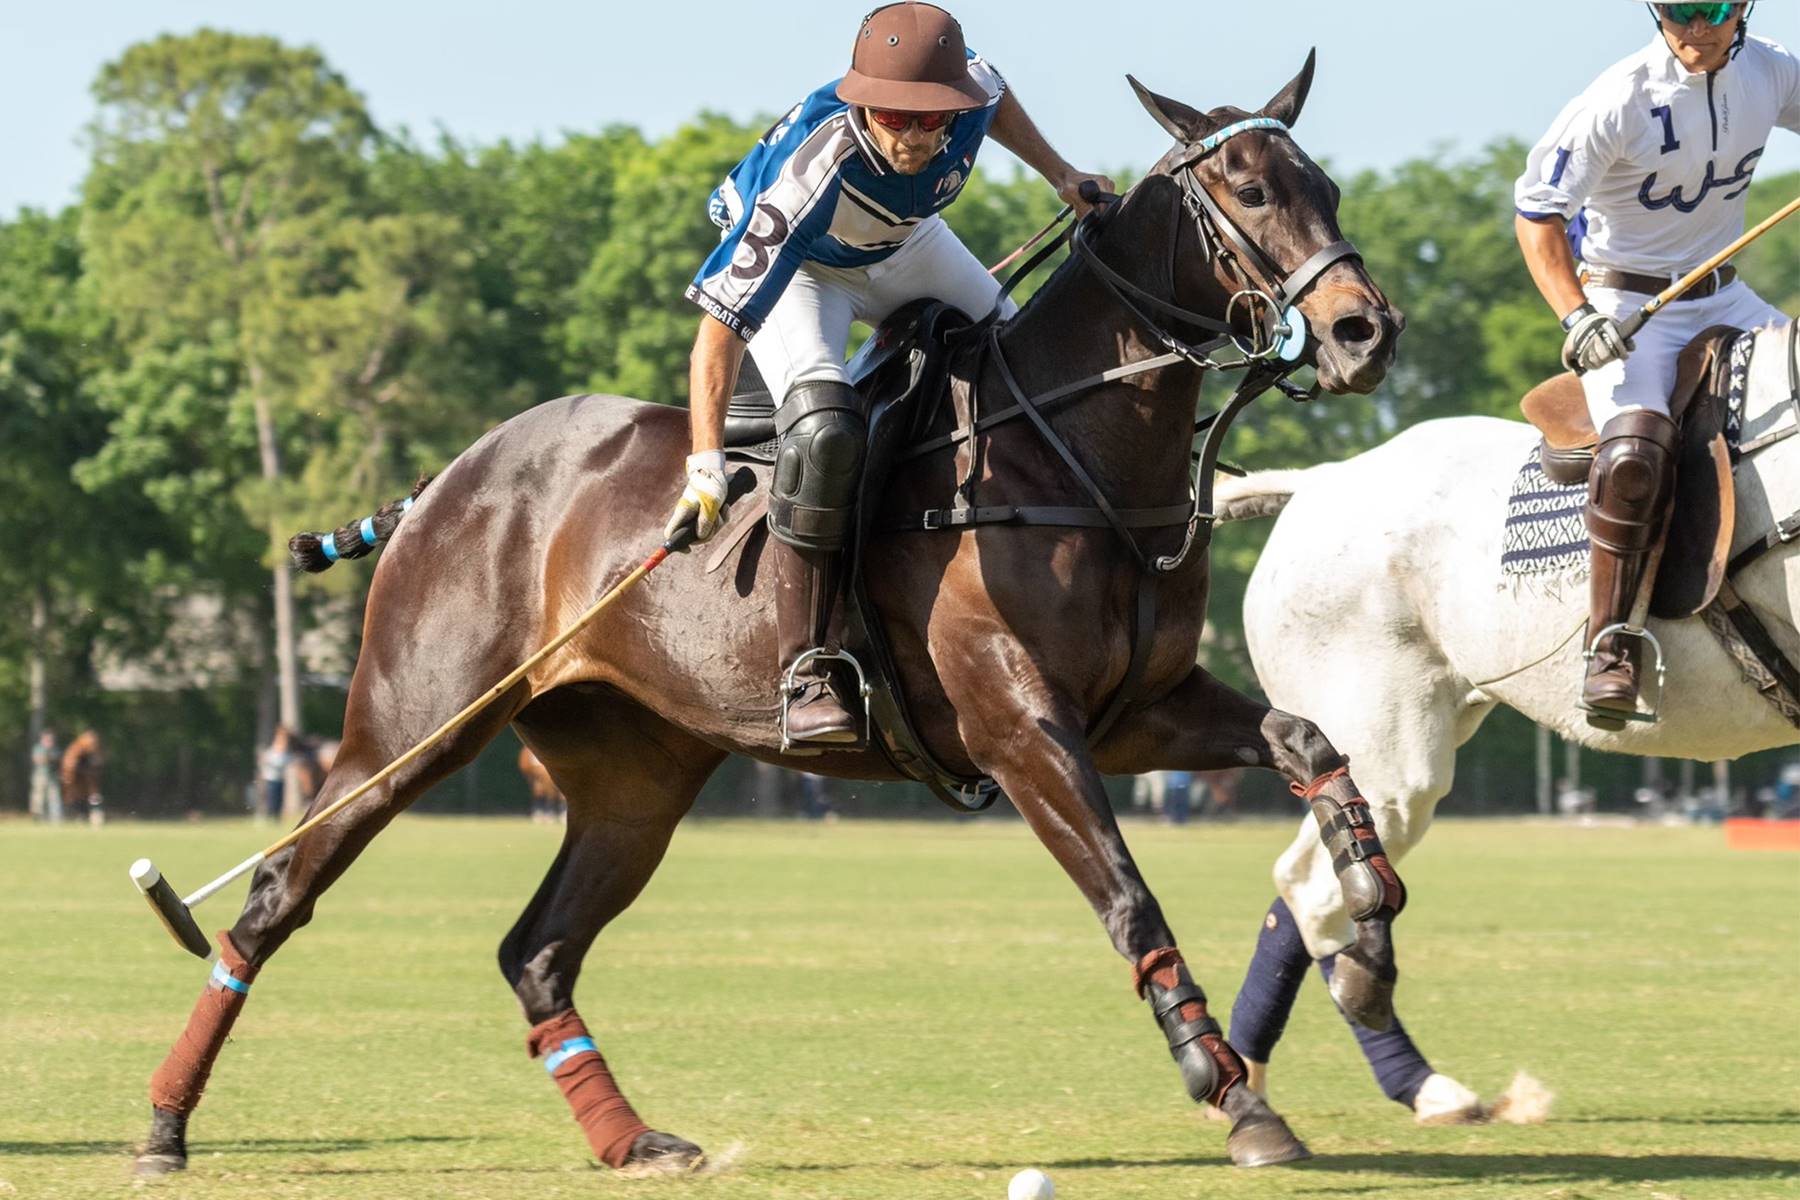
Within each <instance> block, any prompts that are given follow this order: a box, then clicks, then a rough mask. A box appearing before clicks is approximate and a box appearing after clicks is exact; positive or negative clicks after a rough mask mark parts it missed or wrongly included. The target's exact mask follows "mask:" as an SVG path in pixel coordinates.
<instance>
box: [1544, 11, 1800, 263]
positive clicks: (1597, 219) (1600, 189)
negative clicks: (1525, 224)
mask: <svg viewBox="0 0 1800 1200" xmlns="http://www.w3.org/2000/svg"><path fill="white" fill-rule="evenodd" d="M1777 125H1779V126H1781V127H1782V128H1783V129H1789V130H1794V131H1796V132H1800V60H1796V59H1795V57H1794V56H1793V55H1792V54H1790V53H1789V52H1788V51H1787V50H1785V49H1783V48H1782V47H1781V46H1778V45H1776V44H1775V43H1774V42H1771V41H1769V40H1768V39H1766V38H1760V37H1754V36H1751V37H1747V38H1745V39H1744V46H1743V48H1742V49H1741V50H1740V51H1738V54H1737V56H1736V57H1735V58H1733V59H1732V60H1731V61H1730V62H1728V63H1726V64H1725V66H1723V67H1721V68H1720V69H1719V70H1717V71H1714V72H1711V73H1710V74H1709V73H1705V72H1701V73H1697V74H1696V73H1692V72H1690V71H1688V69H1687V68H1686V67H1684V66H1682V65H1681V60H1679V59H1677V58H1676V57H1675V55H1674V53H1673V52H1672V51H1670V49H1669V47H1668V43H1666V42H1665V41H1663V38H1662V34H1661V33H1658V34H1657V35H1656V37H1655V40H1653V41H1652V42H1651V43H1650V44H1649V45H1648V46H1646V47H1644V48H1643V49H1642V50H1640V51H1638V52H1637V53H1636V54H1633V55H1632V56H1631V57H1629V58H1627V59H1625V60H1624V61H1622V62H1619V63H1616V64H1614V65H1613V66H1611V67H1609V68H1607V69H1606V71H1605V72H1603V73H1602V74H1601V76H1600V78H1598V79H1596V80H1595V81H1594V82H1593V83H1592V84H1590V85H1589V86H1588V88H1587V90H1586V91H1584V92H1583V93H1582V94H1581V95H1579V96H1577V97H1576V98H1575V100H1574V101H1573V102H1572V103H1571V104H1570V105H1569V106H1568V107H1567V108H1565V109H1563V111H1562V114H1561V115H1560V116H1558V117H1557V118H1556V122H1555V123H1554V124H1553V125H1551V126H1550V131H1549V132H1548V133H1546V134H1545V135H1544V137H1543V140H1542V141H1540V142H1538V144H1537V145H1535V146H1533V147H1532V148H1531V155H1530V158H1529V160H1528V161H1527V163H1526V167H1525V173H1524V174H1523V175H1521V176H1519V179H1518V182H1517V183H1515V184H1514V185H1513V203H1514V205H1515V206H1516V207H1517V208H1518V211H1519V212H1520V213H1521V214H1522V215H1524V216H1526V217H1531V218H1545V217H1550V216H1558V217H1562V218H1563V219H1565V220H1567V221H1569V222H1571V225H1570V232H1571V235H1572V240H1573V241H1575V243H1576V247H1575V252H1576V255H1577V256H1578V257H1579V258H1580V259H1581V260H1582V261H1584V262H1586V263H1588V264H1589V265H1591V266H1596V267H1608V268H1613V269H1616V270H1622V271H1635V272H1639V273H1642V274H1647V275H1667V276H1678V275H1681V274H1684V273H1686V272H1687V271H1689V270H1692V269H1693V268H1694V267H1697V266H1699V265H1700V264H1701V263H1702V262H1705V261H1706V259H1708V258H1709V257H1711V256H1712V255H1714V254H1717V253H1718V252H1719V251H1720V250H1723V249H1724V248H1725V247H1726V246H1728V245H1730V244H1731V242H1732V240H1733V239H1734V238H1736V237H1738V236H1739V235H1741V234H1742V233H1743V232H1744V193H1745V192H1747V191H1749V190H1750V178H1751V176H1752V175H1753V174H1754V173H1755V171H1756V164H1757V160H1758V159H1760V158H1761V157H1762V152H1763V146H1764V144H1765V143H1767V142H1768V140H1769V132H1770V130H1771V129H1773V128H1774V127H1775V126H1777Z"/></svg>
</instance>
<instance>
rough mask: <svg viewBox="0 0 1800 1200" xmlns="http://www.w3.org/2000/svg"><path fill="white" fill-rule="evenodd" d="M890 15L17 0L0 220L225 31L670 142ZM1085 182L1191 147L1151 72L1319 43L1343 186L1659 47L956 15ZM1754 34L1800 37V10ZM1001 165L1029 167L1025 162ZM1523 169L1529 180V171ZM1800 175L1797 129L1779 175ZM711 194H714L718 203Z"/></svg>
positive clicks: (1293, 5) (1419, 13) (1350, 25)
mask: <svg viewBox="0 0 1800 1200" xmlns="http://www.w3.org/2000/svg"><path fill="white" fill-rule="evenodd" d="M873 5H874V0H842V2H839V3H826V2H820V0H795V2H786V3H783V2H778V0H761V2H760V3H756V4H743V5H734V4H721V3H709V4H695V3H688V2H685V0H631V2H629V3H625V2H620V0H604V2H589V3H580V4H577V3H549V2H547V0H510V2H508V3H506V4H494V3H487V4H480V3H473V2H471V0H433V2H432V3H429V4H418V3H412V4H400V3H393V2H391V0H361V2H359V3H356V2H350V0H305V2H304V3H299V2H294V0H288V2H287V3H281V4H275V3H269V2H267V0H231V2H229V3H228V2H222V0H59V2H58V3H54V4H52V3H43V2H34V0H0V214H10V213H12V212H13V211H14V210H15V209H17V208H18V207H19V206H21V205H30V206H33V207H38V208H55V207H59V206H61V205H63V204H65V203H67V202H70V201H72V200H74V199H75V198H76V189H77V187H78V185H79V182H80V179H81V177H82V175H83V173H84V171H85V166H86V151H85V149H84V148H83V146H82V144H81V137H82V132H81V131H82V128H83V126H84V125H85V124H86V122H87V121H88V120H89V119H90V117H91V116H92V115H93V101H92V98H91V96H90V95H89V91H88V88H89V85H90V84H91V83H92V81H93V79H94V76H95V75H96V73H97V72H98V70H99V68H100V66H101V65H102V64H103V63H105V62H107V61H109V60H111V59H112V58H114V57H116V56H117V55H118V54H119V53H120V52H121V51H122V50H123V49H124V48H125V47H126V46H128V45H130V44H131V43H132V42H134V41H138V40H141V39H144V38H149V37H154V36H156V35H158V34H161V33H165V32H176V33H186V32H191V31H192V30H194V29H197V28H200V27H202V26H212V27H215V28H221V29H230V30H233V31H237V32H243V33H261V34H272V35H274V36H276V37H279V38H281V39H282V40H284V41H288V42H293V43H297V44H305V43H310V44H312V45H315V46H317V47H319V48H320V49H321V50H322V51H324V53H325V55H326V57H327V58H328V59H329V60H330V62H331V63H332V65H333V66H335V67H336V68H337V70H338V71H340V72H341V73H343V74H344V75H345V77H346V78H348V79H349V81H350V83H351V84H352V86H354V87H355V88H356V89H357V90H358V91H360V92H361V93H362V94H363V96H364V97H365V99H366V100H367V102H368V105H369V108H370V111H371V112H372V114H373V116H374V118H375V121H376V123H377V125H379V126H380V127H382V128H383V129H386V130H389V131H393V130H396V129H398V128H399V127H402V126H405V127H409V128H411V129H412V131H413V132H414V133H416V134H419V135H422V136H425V137H430V136H432V135H434V134H435V132H436V131H437V130H438V129H440V128H442V129H444V130H447V131H449V132H450V133H452V134H455V135H456V136H457V137H458V138H459V139H461V140H463V141H466V142H475V143H482V142H491V141H496V140H498V139H500V138H512V139H514V140H529V139H532V138H535V137H542V138H548V139H554V138H556V137H558V136H559V135H560V134H562V133H563V132H566V131H582V130H592V129H597V128H600V127H602V126H606V125H610V124H617V123H629V124H633V125H637V126H639V127H640V128H642V129H644V130H645V131H646V132H647V133H649V134H651V135H653V136H655V135H660V134H664V133H667V132H669V131H670V130H672V129H674V128H675V127H676V126H677V125H679V124H680V123H681V122H682V121H684V120H686V119H687V118H689V117H691V116H693V115H694V114H695V113H697V112H699V111H701V110H703V109H712V110H715V111H722V112H725V113H727V114H729V115H731V116H733V117H736V118H739V119H748V118H750V117H752V116H755V115H757V114H762V113H775V112H779V111H782V110H785V109H786V108H788V107H789V106H791V105H792V104H793V103H794V102H795V101H797V100H798V99H799V98H800V97H801V96H803V95H805V94H806V93H807V92H809V91H811V90H812V89H814V88H816V87H817V86H818V85H819V84H821V83H823V82H825V81H827V80H829V79H831V78H834V77H836V76H837V75H840V74H842V72H843V69H844V67H845V66H846V65H848V64H847V59H848V55H849V49H850V43H851V40H852V38H853V36H854V34H855V31H856V28H857V26H858V23H859V21H860V18H861V17H862V15H863V13H864V12H865V11H867V9H868V8H869V7H873ZM946 6H947V7H950V8H951V9H952V11H954V12H955V13H956V15H957V17H958V18H959V19H960V20H961V21H962V23H963V28H964V30H965V32H966V34H967V37H968V41H969V44H970V45H971V46H973V47H975V48H976V49H978V50H979V51H980V52H981V53H982V54H983V55H984V56H986V57H987V58H988V59H989V60H991V61H992V62H993V63H994V64H995V65H996V66H998V67H999V69H1000V71H1001V72H1002V74H1004V75H1005V76H1006V77H1007V79H1008V81H1009V82H1010V83H1011V84H1012V86H1013V87H1014V88H1016V90H1017V93H1018V95H1019V97H1020V99H1021V100H1022V101H1023V102H1024V104H1025V107H1026V110H1027V111H1028V112H1030V113H1031V114H1032V116H1033V117H1034V118H1035V119H1036V120H1037V123H1038V125H1039V127H1040V128H1041V129H1042V130H1043V131H1044V133H1045V134H1046V135H1047V136H1048V137H1049V139H1050V141H1051V142H1052V144H1054V145H1055V146H1056V147H1057V148H1058V149H1059V150H1060V151H1061V152H1062V153H1063V156H1064V157H1065V158H1067V159H1069V160H1070V161H1071V162H1072V163H1074V164H1075V165H1076V166H1077V167H1079V168H1082V169H1085V170H1107V169H1111V168H1114V167H1120V166H1135V167H1140V168H1141V167H1143V166H1146V165H1148V164H1149V163H1150V162H1152V161H1154V160H1155V159H1156V157H1157V156H1158V155H1159V154H1161V153H1162V151H1163V150H1164V149H1166V148H1167V145H1166V143H1167V137H1166V135H1165V134H1163V133H1162V131H1161V130H1159V129H1158V128H1157V127H1156V126H1155V125H1154V124H1153V123H1152V122H1151V121H1150V118H1149V117H1148V116H1147V115H1146V114H1145V113H1144V112H1143V110H1142V109H1141V108H1140V107H1139V106H1138V104H1137V101H1136V100H1135V99H1134V98H1133V96H1132V94H1131V90H1130V88H1129V86H1128V85H1127V84H1126V82H1125V74H1126V72H1130V73H1132V74H1134V75H1136V76H1137V77H1138V78H1139V79H1140V80H1142V81H1143V82H1144V84H1145V85H1146V86H1148V87H1150V88H1151V89H1152V90H1154V91H1157V92H1160V93H1162V94H1164V95H1167V96H1172V97H1174V98H1176V99H1179V100H1183V101H1186V102H1188V103H1190V104H1193V105H1195V106H1196V107H1200V108H1209V107H1213V106H1215V105H1218V104H1227V103H1229V104H1236V105H1239V106H1240V107H1244V108H1255V107H1258V106H1260V105H1261V104H1262V103H1264V102H1265V101H1266V100H1268V99H1269V97H1271V96H1272V95H1274V93H1275V92H1276V91H1278V90H1279V89H1280V87H1281V86H1282V84H1284V83H1285V82H1286V81H1287V80H1288V79H1289V78H1291V77H1292V76H1293V75H1294V73H1295V72H1296V71H1297V70H1299V68H1300V64H1301V63H1302V62H1303V61H1304V59H1305V56H1306V51H1307V49H1308V47H1311V46H1317V47H1318V49H1319V67H1318V75H1317V79H1316V81H1315V83H1314V86H1313V91H1312V98H1311V101H1310V102H1309V103H1308V105H1307V109H1306V112H1305V114H1304V115H1303V116H1302V117H1301V119H1300V121H1299V123H1298V126H1297V128H1296V133H1297V135H1298V137H1299V139H1300V141H1301V143H1302V145H1304V146H1305V147H1306V148H1307V150H1308V151H1309V152H1310V153H1311V154H1312V155H1313V156H1314V157H1315V158H1319V159H1322V160H1325V161H1327V162H1329V163H1330V164H1331V165H1332V167H1333V168H1334V169H1336V170H1339V171H1346V170H1356V169H1361V168H1377V169H1379V168H1384V167H1390V166H1393V165H1394V164H1396V163H1398V162H1400V161H1402V160H1404V159H1406V158H1410V157H1414V156H1418V155H1422V154H1427V153H1433V152H1435V151H1438V150H1442V149H1448V150H1450V151H1451V152H1452V153H1455V152H1458V151H1460V152H1462V153H1471V152H1473V151H1474V150H1475V149H1476V148H1478V147H1480V146H1481V145H1483V144H1485V143H1487V142H1489V141H1492V140H1493V139H1495V138H1498V137H1504V136H1513V137H1518V138H1521V139H1523V140H1525V141H1527V142H1531V141H1535V140H1536V139H1537V137H1538V136H1539V135H1540V134H1541V133H1542V132H1543V130H1544V129H1545V128H1546V127H1547V126H1548V125H1549V123H1550V121H1551V119H1552V118H1553V117H1554V116H1555V115H1556V113H1557V112H1558V110H1560V109H1561V108H1562V106H1563V104H1565V103H1566V102H1567V101H1568V100H1569V99H1570V98H1571V97H1573V96H1574V95H1575V94H1576V93H1578V92H1579V91H1580V90H1581V89H1582V88H1583V87H1585V86H1586V85H1587V83H1588V82H1589V81H1590V80H1591V79H1592V78H1593V77H1594V76H1595V75H1597V74H1598V73H1599V72H1600V71H1601V70H1602V69H1603V68H1604V67H1606V66H1607V65H1608V64H1610V63H1612V62H1615V61H1617V60H1618V59H1620V58H1623V57H1624V56H1625V55H1627V54H1629V53H1631V52H1632V51H1633V50H1636V49H1637V48H1639V47H1640V46H1642V45H1644V44H1645V43H1647V42H1648V41H1649V39H1650V37H1651V36H1652V33H1653V30H1652V29H1651V25H1650V18H1649V16H1648V15H1647V14H1646V12H1645V11H1644V9H1643V8H1642V6H1640V5H1636V4H1632V3H1628V2H1626V0H1568V2H1565V3H1561V4H1555V3H1550V2H1548V0H1529V2H1528V3H1527V4H1523V5H1521V4H1516V3H1514V4H1506V3H1493V2H1488V3H1482V2H1479V0H1477V2H1462V3H1454V2H1446V0H1386V2H1385V3H1379V4H1357V3H1344V2H1343V0H1287V2H1286V3H1272V2H1270V0H1234V2H1230V3H1221V2H1219V0H1087V2H1085V3H1077V2H1074V0H946ZM1751 27H1752V29H1753V30H1755V31H1756V32H1759V33H1761V34H1763V35H1764V36H1768V37H1772V38H1774V39H1775V40H1777V41H1779V42H1782V43H1784V44H1787V45H1790V46H1793V45H1797V44H1800V3H1796V2H1795V0H1768V2H1766V3H1763V4H1761V5H1759V7H1758V10H1757V12H1756V14H1755V16H1754V18H1753V20H1752V26H1751ZM990 154H991V157H988V158H984V163H987V164H989V165H991V164H992V162H993V161H995V160H999V161H1002V162H1004V161H1005V156H1004V152H1003V151H1000V150H999V148H998V147H994V148H992V150H991V152H990ZM1521 165H1523V164H1521ZM1795 167H1800V137H1797V136H1795V135H1793V134H1790V133H1787V132H1786V131H1783V130H1776V131H1775V133H1774V134H1773V135H1772V136H1771V138H1770V141H1769V149H1768V152H1767V154H1766V155H1765V157H1764V159H1763V166H1762V171H1763V173H1773V172H1776V171H1783V170H1790V169H1793V168H1795ZM702 199H703V198H696V203H699V202H701V200H702Z"/></svg>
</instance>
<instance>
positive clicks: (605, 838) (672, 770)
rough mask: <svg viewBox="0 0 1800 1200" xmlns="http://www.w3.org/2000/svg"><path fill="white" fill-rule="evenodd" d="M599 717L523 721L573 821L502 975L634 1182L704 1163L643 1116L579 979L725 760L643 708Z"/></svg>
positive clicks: (533, 1039)
mask: <svg viewBox="0 0 1800 1200" xmlns="http://www.w3.org/2000/svg"><path fill="white" fill-rule="evenodd" d="M594 717H595V713H594V701H593V700H592V699H582V698H563V697H558V696H555V695H553V696H551V697H549V698H548V699H547V701H546V702H544V703H543V704H542V706H541V707H534V708H533V709H532V710H529V711H528V714H527V716H526V718H525V719H523V720H522V722H521V723H522V724H524V725H525V726H526V729H527V732H528V734H529V736H530V737H531V739H532V742H533V744H534V746H535V747H537V748H538V749H539V750H540V752H541V753H542V755H543V756H544V763H545V766H546V767H548V768H549V769H550V771H551V772H552V774H553V775H554V778H555V781H556V783H557V784H558V785H559V786H560V787H561V789H562V790H563V792H564V793H565V794H566V795H567V796H568V801H569V816H568V824H567V826H566V827H565V830H564V834H563V846H562V850H561V851H560V852H559V853H558V854H557V856H556V861H555V863H554V864H552V866H551V868H550V872H549V874H548V875H546V876H545V878H544V882H543V883H542V884H541V885H540V886H539V887H538V890H537V894H536V895H535V896H533V897H532V900H531V903H530V904H529V905H527V906H526V909H525V912H524V913H523V914H522V915H521V916H520V917H519V920H518V922H517V923H516V924H515V925H514V926H513V928H512V931H511V932H510V933H508V934H507V935H506V938H505V940H504V941H503V942H502V943H501V945H500V971H501V974H503V975H504V976H505V977H506V981H507V983H508V984H510V985H511V986H512V989H513V991H514V993H515V994H516V995H517V996H518V998H519V1005H520V1007H521V1008H522V1009H523V1010H524V1012H525V1019H526V1020H527V1021H528V1022H530V1024H531V1030H530V1033H529V1034H528V1035H527V1037H526V1043H525V1044H526V1050H527V1051H528V1052H529V1053H530V1054H531V1056H532V1057H533V1058H541V1059H542V1061H543V1064H544V1068H545V1070H547V1071H548V1072H549V1074H550V1078H551V1079H552V1080H554V1081H555V1083H556V1085H557V1087H559V1088H560V1089H561V1090H562V1093H563V1096H564V1098H565V1099H567V1100H568V1102H569V1107H570V1108H571V1109H572V1110H574V1114H575V1120H576V1123H577V1124H579V1125H580V1126H581V1129H582V1132H583V1133H584V1134H586V1135H587V1139H588V1145H589V1146H591V1147H592V1148H593V1151H594V1156H595V1157H596V1158H598V1159H599V1160H600V1161H601V1162H603V1163H605V1164H606V1165H607V1166H609V1167H613V1168H615V1169H619V1170H622V1171H624V1172H626V1173H630V1174H650V1173H659V1174H660V1173H678V1172H682V1171H688V1170H692V1169H693V1168H695V1167H697V1166H699V1165H700V1163H701V1161H702V1153H701V1150H700V1147H698V1146H696V1145H694V1144H693V1143H692V1142H689V1141H686V1140H684V1139H682V1138H679V1137H676V1136H674V1135H673V1134H668V1133H662V1132H659V1131H657V1130H654V1129H652V1128H651V1127H650V1126H649V1125H648V1124H647V1123H645V1122H644V1121H643V1119H642V1118H640V1117H639V1116H638V1114H637V1112H636V1110H635V1109H633V1108H632V1106H631V1102H630V1101H628V1100H627V1099H626V1098H625V1096H624V1093H623V1092H622V1091H621V1090H620V1088H619V1085H618V1082H617V1080H616V1079H615V1078H614V1077H613V1073H612V1071H611V1069H610V1068H609V1067H608V1066H607V1063H606V1059H605V1058H604V1057H603V1056H602V1055H601V1053H600V1048H599V1046H598V1045H596V1043H595V1041H594V1038H593V1036H592V1034H591V1033H590V1031H589V1030H588V1027H587V1025H586V1023H585V1022H583V1021H582V1019H581V1015H580V1014H579V1013H577V1012H576V1011H575V999H574V997H575V981H576V978H577V977H578V976H579V975H580V973H581V964H582V960H583V959H584V958H585V957H586V955H587V952H588V947H589V946H590V945H592V943H593V941H594V938H595V937H597V936H598V935H599V933H600V931H601V929H603V928H604V927H605V926H606V925H607V924H608V923H609V922H610V921H612V919H613V918H614V917H616V916H618V915H619V914H620V913H621V912H624V911H625V909H626V908H627V907H628V906H629V905H630V904H631V902H632V901H633V900H635V899H636V898H637V896H638V893H639V892H641V891H642V890H643V888H644V885H645V884H646V883H648V882H649V881H650V876H651V874H652V873H653V872H654V871H655V870H656V867H657V864H658V863H660V862H661V861H662V857H663V852H664V851H665V850H667V849H668V845H669V839H670V837H671V836H672V835H673V834H674V832H675V826H676V824H677V822H679V821H680V820H681V818H682V816H683V815H684V814H685V813H686V812H687V810H688V806H689V805H690V804H692V803H693V799H694V796H695V795H696V794H697V793H698V792H699V790H700V787H701V785H702V784H703V783H705V782H706V778H707V776H708V775H710V774H711V773H712V771H713V769H714V768H715V767H716V766H717V765H718V763H719V760H720V759H721V758H722V757H723V755H721V754H720V753H719V752H718V751H717V750H715V749H713V748H712V747H710V746H708V745H706V744H704V743H702V742H699V741H697V740H695V739H693V738H689V737H688V736H687V735H685V734H682V733H680V732H679V731H677V730H675V729H674V728H672V727H670V726H668V725H666V724H664V723H663V722H661V721H659V720H657V719H656V718H654V717H651V716H650V715H649V714H648V713H644V712H642V711H641V710H631V711H625V710H624V709H623V706H619V711H616V712H615V711H610V710H609V711H608V712H607V713H606V715H605V717H604V718H603V719H602V720H600V721H598V722H596V721H595V720H594ZM597 726H598V728H596V727H597Z"/></svg>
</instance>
